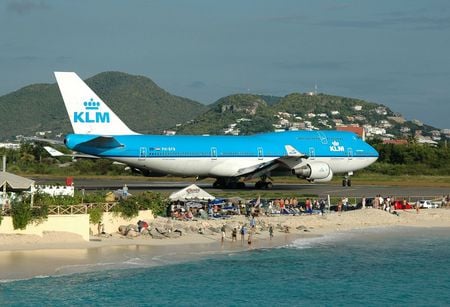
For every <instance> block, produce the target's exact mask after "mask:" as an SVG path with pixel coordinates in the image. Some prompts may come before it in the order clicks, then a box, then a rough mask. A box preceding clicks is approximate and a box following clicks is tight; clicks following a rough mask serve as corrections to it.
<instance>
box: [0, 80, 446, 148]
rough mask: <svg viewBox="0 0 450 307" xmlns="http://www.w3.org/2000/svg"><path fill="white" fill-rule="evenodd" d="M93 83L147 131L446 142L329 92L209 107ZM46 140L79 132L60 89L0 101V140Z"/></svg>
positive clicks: (242, 97) (32, 89)
mask: <svg viewBox="0 0 450 307" xmlns="http://www.w3.org/2000/svg"><path fill="white" fill-rule="evenodd" d="M86 83H87V84H88V85H89V86H90V87H91V88H92V89H93V90H94V91H95V92H96V93H97V94H98V95H99V96H100V97H101V98H102V99H104V100H105V101H106V102H107V103H108V105H109V106H110V107H111V108H112V109H113V110H114V111H115V112H116V113H117V114H119V116H120V117H121V118H122V119H123V121H124V122H125V123H126V124H127V125H129V127H130V128H131V129H133V130H135V131H137V132H140V133H154V134H161V133H162V131H163V130H174V131H176V133H178V134H241V135H242V134H253V133H258V132H266V131H273V130H297V129H336V128H337V127H338V126H340V125H359V126H363V125H364V127H365V128H366V131H367V132H368V134H367V135H368V136H369V137H370V136H378V137H380V138H387V139H390V138H412V137H415V136H417V135H419V136H423V137H425V138H428V139H429V140H432V139H433V140H439V139H440V138H441V137H445V136H444V135H442V136H441V135H440V132H439V131H438V130H437V129H435V128H434V127H431V126H428V125H425V124H422V123H419V122H417V121H406V120H405V119H404V118H402V116H401V115H400V114H398V113H395V112H393V111H392V110H390V109H389V108H388V107H386V106H384V105H382V104H377V103H373V102H367V101H364V100H361V99H354V98H347V97H340V96H334V95H327V94H311V93H309V94H305V93H291V94H289V95H286V96H284V97H277V96H267V95H252V94H236V95H230V96H227V97H223V98H221V99H219V100H217V101H216V102H215V103H213V104H211V105H209V106H204V105H202V104H201V103H199V102H196V101H193V100H190V99H186V98H182V97H178V96H174V95H171V94H170V93H168V92H166V91H165V90H163V89H161V88H160V87H158V86H157V85H156V84H155V83H154V82H153V81H152V80H150V79H149V78H146V77H142V76H133V75H129V74H126V73H121V72H104V73H100V74H98V75H96V76H93V77H92V78H89V79H87V80H86ZM39 131H52V133H50V134H46V135H45V137H48V138H54V137H55V134H63V135H64V134H66V133H70V132H72V128H71V126H70V122H69V119H68V117H67V113H66V111H65V108H64V104H63V101H62V97H61V95H60V93H59V90H58V87H57V85H56V83H55V84H34V85H30V86H27V87H24V88H22V89H20V90H18V91H16V92H13V93H10V94H8V95H4V96H2V97H0V140H6V139H9V140H14V139H15V136H16V135H25V136H34V135H35V133H36V132H39Z"/></svg>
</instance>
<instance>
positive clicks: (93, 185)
mask: <svg viewBox="0 0 450 307" xmlns="http://www.w3.org/2000/svg"><path fill="white" fill-rule="evenodd" d="M36 183H37V184H48V183H55V180H54V179H53V180H51V179H45V178H40V179H36ZM192 183H195V184H197V185H198V186H199V187H201V188H202V189H204V190H206V191H208V193H210V194H212V195H215V196H220V195H221V193H222V194H223V193H224V192H226V193H227V195H229V194H230V192H233V191H236V193H238V192H240V191H242V190H232V189H224V190H223V189H215V188H212V183H211V182H203V181H195V180H192V181H167V180H165V179H164V178H161V180H160V181H157V180H152V181H149V180H145V179H142V180H139V179H135V178H133V179H132V180H127V179H77V178H75V179H74V184H75V188H76V189H85V190H86V191H87V192H89V191H102V190H117V189H120V188H122V187H123V186H124V184H126V185H127V186H128V189H129V191H130V192H133V191H134V192H135V193H139V192H143V191H155V192H166V193H171V192H174V191H178V190H180V189H183V188H185V187H186V186H188V185H190V184H192ZM60 184H63V183H60ZM247 185H248V187H247V188H246V189H245V191H253V192H254V193H255V197H257V195H258V192H259V191H267V190H257V189H255V188H254V184H251V183H249V184H247ZM271 191H274V192H276V193H277V194H279V193H280V192H282V193H283V194H284V193H285V194H286V197H289V195H290V194H292V193H293V192H295V193H296V194H299V193H300V194H307V195H318V196H319V197H325V196H326V195H330V196H331V197H333V196H341V197H363V196H365V197H373V196H375V195H378V194H380V195H382V196H394V197H407V198H409V197H414V198H423V199H435V198H439V197H442V195H447V194H450V189H449V188H442V187H417V186H411V187H408V186H387V185H358V182H357V180H353V185H352V186H351V187H342V186H340V185H338V184H324V183H317V184H310V183H304V182H299V183H298V184H297V183H294V184H293V183H282V182H276V181H275V182H274V185H273V188H272V190H271Z"/></svg>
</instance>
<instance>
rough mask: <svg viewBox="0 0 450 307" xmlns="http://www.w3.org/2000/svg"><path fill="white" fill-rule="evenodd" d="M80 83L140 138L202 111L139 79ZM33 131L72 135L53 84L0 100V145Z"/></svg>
mask: <svg viewBox="0 0 450 307" xmlns="http://www.w3.org/2000/svg"><path fill="white" fill-rule="evenodd" d="M86 83H87V84H88V85H89V86H90V87H91V88H92V89H93V90H94V91H95V92H96V93H97V94H98V95H99V96H100V97H101V98H102V99H103V100H104V101H106V102H107V103H108V105H109V106H110V107H111V108H112V109H113V110H114V111H115V112H116V113H117V114H120V117H121V118H122V120H123V121H124V122H125V123H126V124H127V125H128V126H129V127H130V128H131V129H133V130H135V131H137V132H140V133H161V130H164V129H167V128H170V127H172V126H174V125H176V124H177V123H179V122H185V121H186V120H189V119H192V118H194V117H196V116H198V115H199V114H201V113H203V112H204V111H206V107H205V106H204V105H202V104H201V103H199V102H196V101H193V100H190V99H186V98H182V97H178V96H174V95H171V94H170V93H168V92H166V91H164V90H163V89H161V88H160V87H158V86H157V85H156V84H155V83H154V82H153V81H152V80H150V79H149V78H146V77H142V76H133V75H129V74H125V73H121V72H104V73H100V74H98V75H95V76H93V77H92V78H89V79H87V80H86ZM37 131H52V132H54V133H63V134H66V133H70V132H72V128H71V126H70V122H69V118H68V117H67V113H66V110H65V108H64V103H63V101H62V97H61V95H60V93H59V89H58V87H57V85H56V83H55V84H34V85H30V86H26V87H24V88H22V89H20V90H18V91H15V92H12V93H10V94H7V95H4V96H1V97H0V139H2V140H6V139H10V140H13V139H15V136H16V135H25V136H34V135H35V133H36V132H37Z"/></svg>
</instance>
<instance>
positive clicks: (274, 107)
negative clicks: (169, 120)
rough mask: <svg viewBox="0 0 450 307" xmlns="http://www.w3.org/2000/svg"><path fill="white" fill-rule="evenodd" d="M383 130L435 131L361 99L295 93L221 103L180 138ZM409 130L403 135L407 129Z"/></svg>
mask: <svg viewBox="0 0 450 307" xmlns="http://www.w3.org/2000/svg"><path fill="white" fill-rule="evenodd" d="M366 124H369V125H371V126H372V127H374V128H383V129H385V130H386V132H385V133H386V134H391V135H394V136H396V137H403V138H405V137H409V136H413V135H414V133H415V132H416V130H420V131H421V133H423V135H428V134H430V132H431V131H432V130H435V128H434V127H431V126H427V125H421V124H417V123H413V122H411V121H405V120H404V119H403V118H402V117H401V115H400V114H397V113H394V112H393V111H392V110H390V109H389V108H388V107H386V106H384V105H381V104H377V103H372V102H367V101H364V100H361V99H354V98H347V97H340V96H333V95H326V94H315V95H311V94H304V93H292V94H289V95H286V96H284V97H275V96H261V95H250V94H237V95H231V96H227V97H225V98H221V99H219V100H218V101H217V102H215V103H214V104H212V105H210V107H209V110H208V111H207V112H205V113H203V114H202V115H200V116H199V117H197V118H195V119H194V120H192V121H189V122H187V123H185V124H183V125H181V126H178V127H176V128H174V129H175V130H176V131H177V133H179V134H240V135H243V134H252V133H258V132H267V131H273V130H274V129H281V130H288V129H335V128H336V127H337V126H338V125H360V126H362V125H366ZM406 127H407V128H408V129H409V130H403V131H402V130H401V129H402V128H406Z"/></svg>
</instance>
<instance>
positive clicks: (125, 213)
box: [113, 191, 167, 218]
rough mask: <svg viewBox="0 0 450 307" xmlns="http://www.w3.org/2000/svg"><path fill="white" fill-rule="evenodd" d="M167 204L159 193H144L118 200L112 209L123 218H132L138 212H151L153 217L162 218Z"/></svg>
mask: <svg viewBox="0 0 450 307" xmlns="http://www.w3.org/2000/svg"><path fill="white" fill-rule="evenodd" d="M166 207H167V202H166V200H165V198H164V197H163V196H162V195H161V194H160V193H155V192H150V191H147V192H144V193H142V194H139V195H136V196H133V197H128V198H124V199H121V200H119V202H118V204H117V205H116V206H114V207H113V211H114V212H115V213H116V214H118V215H120V216H122V217H123V218H133V217H136V216H137V215H138V214H139V210H152V213H153V215H155V216H164V215H165V213H166Z"/></svg>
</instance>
